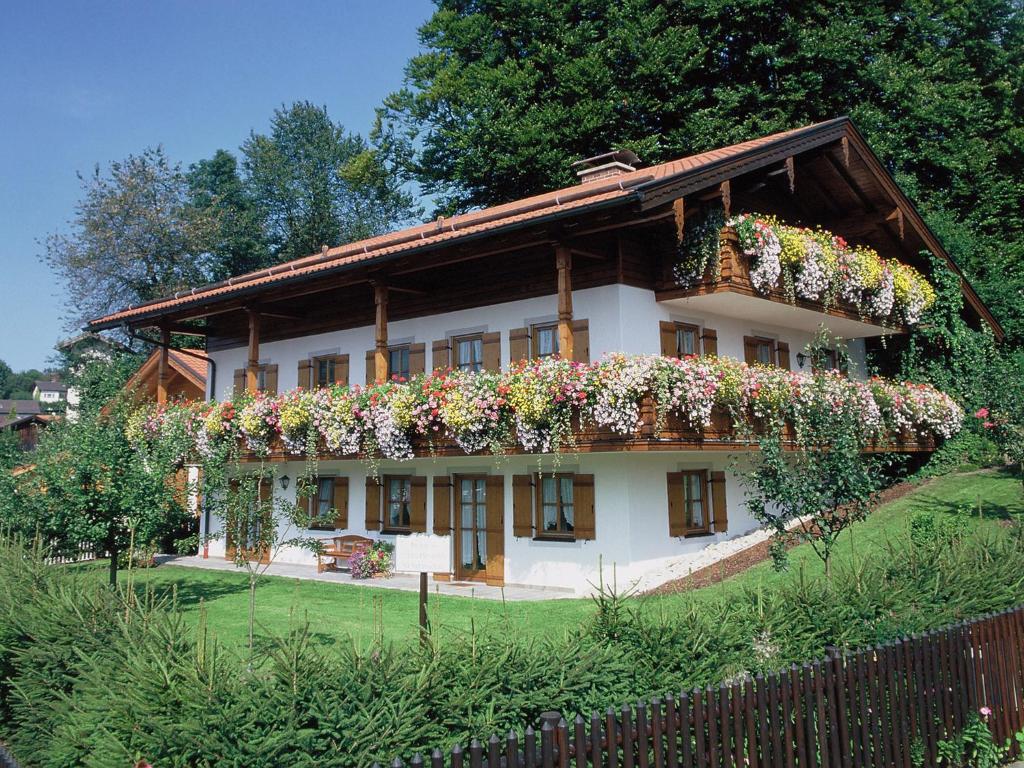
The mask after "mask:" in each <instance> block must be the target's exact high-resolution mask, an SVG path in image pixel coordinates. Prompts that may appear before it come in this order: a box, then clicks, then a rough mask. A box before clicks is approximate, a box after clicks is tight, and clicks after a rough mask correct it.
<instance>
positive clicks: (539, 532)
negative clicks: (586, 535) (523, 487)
mask: <svg viewBox="0 0 1024 768" xmlns="http://www.w3.org/2000/svg"><path fill="white" fill-rule="evenodd" d="M534 478H535V480H534V483H535V492H534V510H535V520H534V531H535V535H534V537H533V538H534V540H535V541H576V483H575V481H576V473H575V472H537V473H536V474H535V475H534ZM545 479H554V480H556V481H559V482H558V485H557V486H556V489H555V490H556V491H557V495H556V502H555V504H556V514H557V520H558V522H559V525H560V526H561V524H562V521H564V520H565V515H564V514H563V502H562V493H561V490H562V488H561V480H564V479H568V480H571V481H572V482H573V486H572V497H573V500H572V503H571V505H570V506H571V507H572V530H571V531H565V530H555V531H549V530H547V529H546V528H545V527H544V480H545Z"/></svg>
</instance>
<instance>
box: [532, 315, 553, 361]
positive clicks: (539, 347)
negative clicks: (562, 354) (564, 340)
mask: <svg viewBox="0 0 1024 768" xmlns="http://www.w3.org/2000/svg"><path fill="white" fill-rule="evenodd" d="M530 338H531V339H532V340H533V350H532V354H531V357H533V358H542V357H552V356H553V355H557V354H558V324H557V323H545V324H543V325H535V326H533V328H532V332H531V334H530Z"/></svg>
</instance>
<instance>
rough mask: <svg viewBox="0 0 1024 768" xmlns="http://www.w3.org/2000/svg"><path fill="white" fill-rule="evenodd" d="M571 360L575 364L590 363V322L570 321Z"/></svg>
mask: <svg viewBox="0 0 1024 768" xmlns="http://www.w3.org/2000/svg"><path fill="white" fill-rule="evenodd" d="M572 359H573V360H574V361H575V362H577V363H589V362H590V321H588V320H573V321H572Z"/></svg>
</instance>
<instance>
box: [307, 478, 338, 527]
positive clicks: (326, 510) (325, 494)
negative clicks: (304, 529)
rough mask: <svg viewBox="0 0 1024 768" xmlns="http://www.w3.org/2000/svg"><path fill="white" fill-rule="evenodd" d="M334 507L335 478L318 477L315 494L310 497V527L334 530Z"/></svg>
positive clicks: (315, 482) (314, 488)
mask: <svg viewBox="0 0 1024 768" xmlns="http://www.w3.org/2000/svg"><path fill="white" fill-rule="evenodd" d="M334 509H335V505H334V478H333V477H318V478H316V480H315V481H314V482H313V495H312V496H310V498H309V516H310V518H311V520H310V526H309V527H310V528H312V529H314V530H317V531H333V530H334Z"/></svg>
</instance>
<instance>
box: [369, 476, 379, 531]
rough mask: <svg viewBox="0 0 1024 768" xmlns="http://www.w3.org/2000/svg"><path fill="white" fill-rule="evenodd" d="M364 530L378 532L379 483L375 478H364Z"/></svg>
mask: <svg viewBox="0 0 1024 768" xmlns="http://www.w3.org/2000/svg"><path fill="white" fill-rule="evenodd" d="M366 530H368V531H379V530H380V483H378V482H377V478H375V477H367V478H366Z"/></svg>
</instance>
